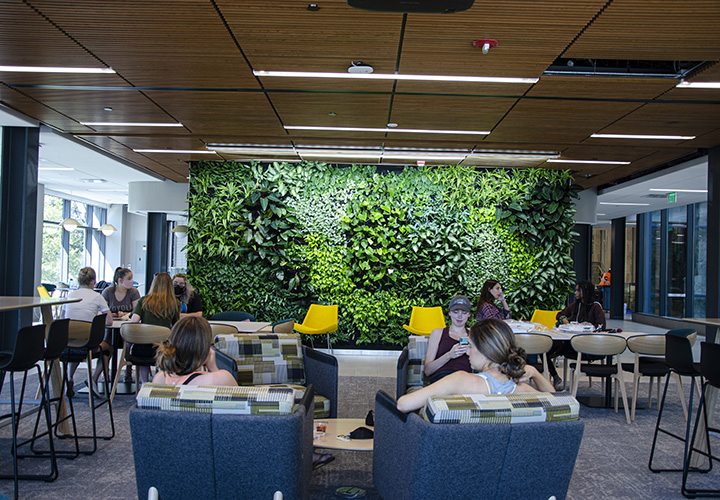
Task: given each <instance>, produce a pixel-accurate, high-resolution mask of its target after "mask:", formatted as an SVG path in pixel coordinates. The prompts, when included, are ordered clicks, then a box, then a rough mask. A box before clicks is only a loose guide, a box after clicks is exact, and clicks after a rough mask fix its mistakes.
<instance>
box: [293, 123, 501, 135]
mask: <svg viewBox="0 0 720 500" xmlns="http://www.w3.org/2000/svg"><path fill="white" fill-rule="evenodd" d="M285 129H286V130H332V131H335V132H382V133H385V132H400V133H405V134H456V135H488V134H489V133H490V131H489V130H442V129H421V128H390V127H380V128H369V127H314V126H309V125H308V126H305V125H285Z"/></svg>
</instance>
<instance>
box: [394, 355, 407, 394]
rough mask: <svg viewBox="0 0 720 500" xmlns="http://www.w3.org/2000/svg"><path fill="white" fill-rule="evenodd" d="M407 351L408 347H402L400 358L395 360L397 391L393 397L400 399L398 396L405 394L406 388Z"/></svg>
mask: <svg viewBox="0 0 720 500" xmlns="http://www.w3.org/2000/svg"><path fill="white" fill-rule="evenodd" d="M409 359H410V358H409V351H408V347H407V346H405V347H403V350H402V352H401V353H400V357H399V358H398V360H397V390H396V394H395V397H396V398H398V399H400V396H402V395H404V394H405V393H406V392H407V388H408V383H407V381H408V362H409Z"/></svg>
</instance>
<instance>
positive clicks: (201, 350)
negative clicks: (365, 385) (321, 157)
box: [152, 316, 237, 386]
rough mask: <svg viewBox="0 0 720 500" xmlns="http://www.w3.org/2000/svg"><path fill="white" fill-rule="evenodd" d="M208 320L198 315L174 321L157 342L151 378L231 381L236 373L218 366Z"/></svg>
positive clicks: (185, 382)
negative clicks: (154, 370) (168, 334)
mask: <svg viewBox="0 0 720 500" xmlns="http://www.w3.org/2000/svg"><path fill="white" fill-rule="evenodd" d="M212 340H213V336H212V330H211V329H210V323H208V322H207V320H206V319H205V318H203V317H200V316H185V317H184V318H180V320H179V321H178V322H177V323H175V325H174V326H173V328H172V332H170V338H169V339H168V340H167V341H166V342H163V343H162V344H159V345H158V348H157V354H155V365H156V366H157V369H158V372H157V373H156V374H155V376H154V377H153V379H152V381H153V383H155V384H170V385H230V386H236V385H237V381H236V380H235V377H234V376H233V375H232V374H231V373H230V372H229V371H227V370H220V369H219V368H218V366H217V363H216V362H215V350H214V349H213V348H212Z"/></svg>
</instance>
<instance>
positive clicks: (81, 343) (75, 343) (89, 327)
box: [55, 314, 115, 455]
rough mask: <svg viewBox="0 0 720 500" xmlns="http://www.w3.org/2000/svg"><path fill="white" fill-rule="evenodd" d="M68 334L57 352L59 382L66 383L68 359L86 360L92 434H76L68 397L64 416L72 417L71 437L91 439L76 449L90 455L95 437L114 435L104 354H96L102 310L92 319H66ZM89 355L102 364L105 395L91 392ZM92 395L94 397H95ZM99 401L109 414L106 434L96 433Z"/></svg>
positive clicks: (102, 325) (101, 330) (102, 324)
mask: <svg viewBox="0 0 720 500" xmlns="http://www.w3.org/2000/svg"><path fill="white" fill-rule="evenodd" d="M68 336H69V340H68V349H67V350H66V351H64V352H63V353H62V354H61V356H60V360H61V361H62V362H63V385H64V386H66V385H67V373H68V363H72V362H76V363H79V362H82V361H85V362H86V363H87V371H88V403H89V407H90V415H91V421H92V434H91V435H78V433H77V431H76V429H75V417H74V415H75V412H74V407H73V402H72V398H68V405H69V406H70V412H69V414H68V418H72V422H73V429H74V436H72V437H74V438H76V439H92V443H93V446H92V448H91V449H89V450H80V453H82V454H83V455H92V454H93V453H95V451H97V440H98V439H103V440H106V441H107V440H110V439H112V438H113V437H115V421H114V419H113V411H112V401H111V399H110V397H108V395H109V394H110V386H109V383H108V367H107V365H106V364H105V357H104V356H103V355H102V352H100V353H99V354H98V351H99V348H100V342H102V340H103V337H104V336H105V314H99V315H98V316H95V317H94V318H93V320H92V322H88V321H79V320H74V319H72V320H70V323H69V332H68ZM93 356H96V357H97V358H98V363H102V364H103V375H104V385H105V396H101V395H99V394H95V391H94V390H93V387H92V384H91V383H90V380H91V377H92V358H93ZM96 399H97V400H98V401H96ZM103 405H107V407H108V415H109V418H110V434H109V435H98V432H97V420H96V410H97V409H98V408H100V407H101V406H103ZM55 431H56V436H58V434H57V427H56V429H55Z"/></svg>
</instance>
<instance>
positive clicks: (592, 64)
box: [543, 58, 711, 78]
mask: <svg viewBox="0 0 720 500" xmlns="http://www.w3.org/2000/svg"><path fill="white" fill-rule="evenodd" d="M708 64H711V62H710V61H637V60H618V59H575V58H559V59H556V60H555V62H553V63H552V64H551V65H550V67H549V68H548V69H547V70H546V71H545V72H544V73H543V75H555V76H614V77H618V76H621V77H633V78H686V77H687V76H688V75H689V74H690V73H693V72H697V71H699V70H701V69H703V68H704V67H705V66H706V65H708Z"/></svg>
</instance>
